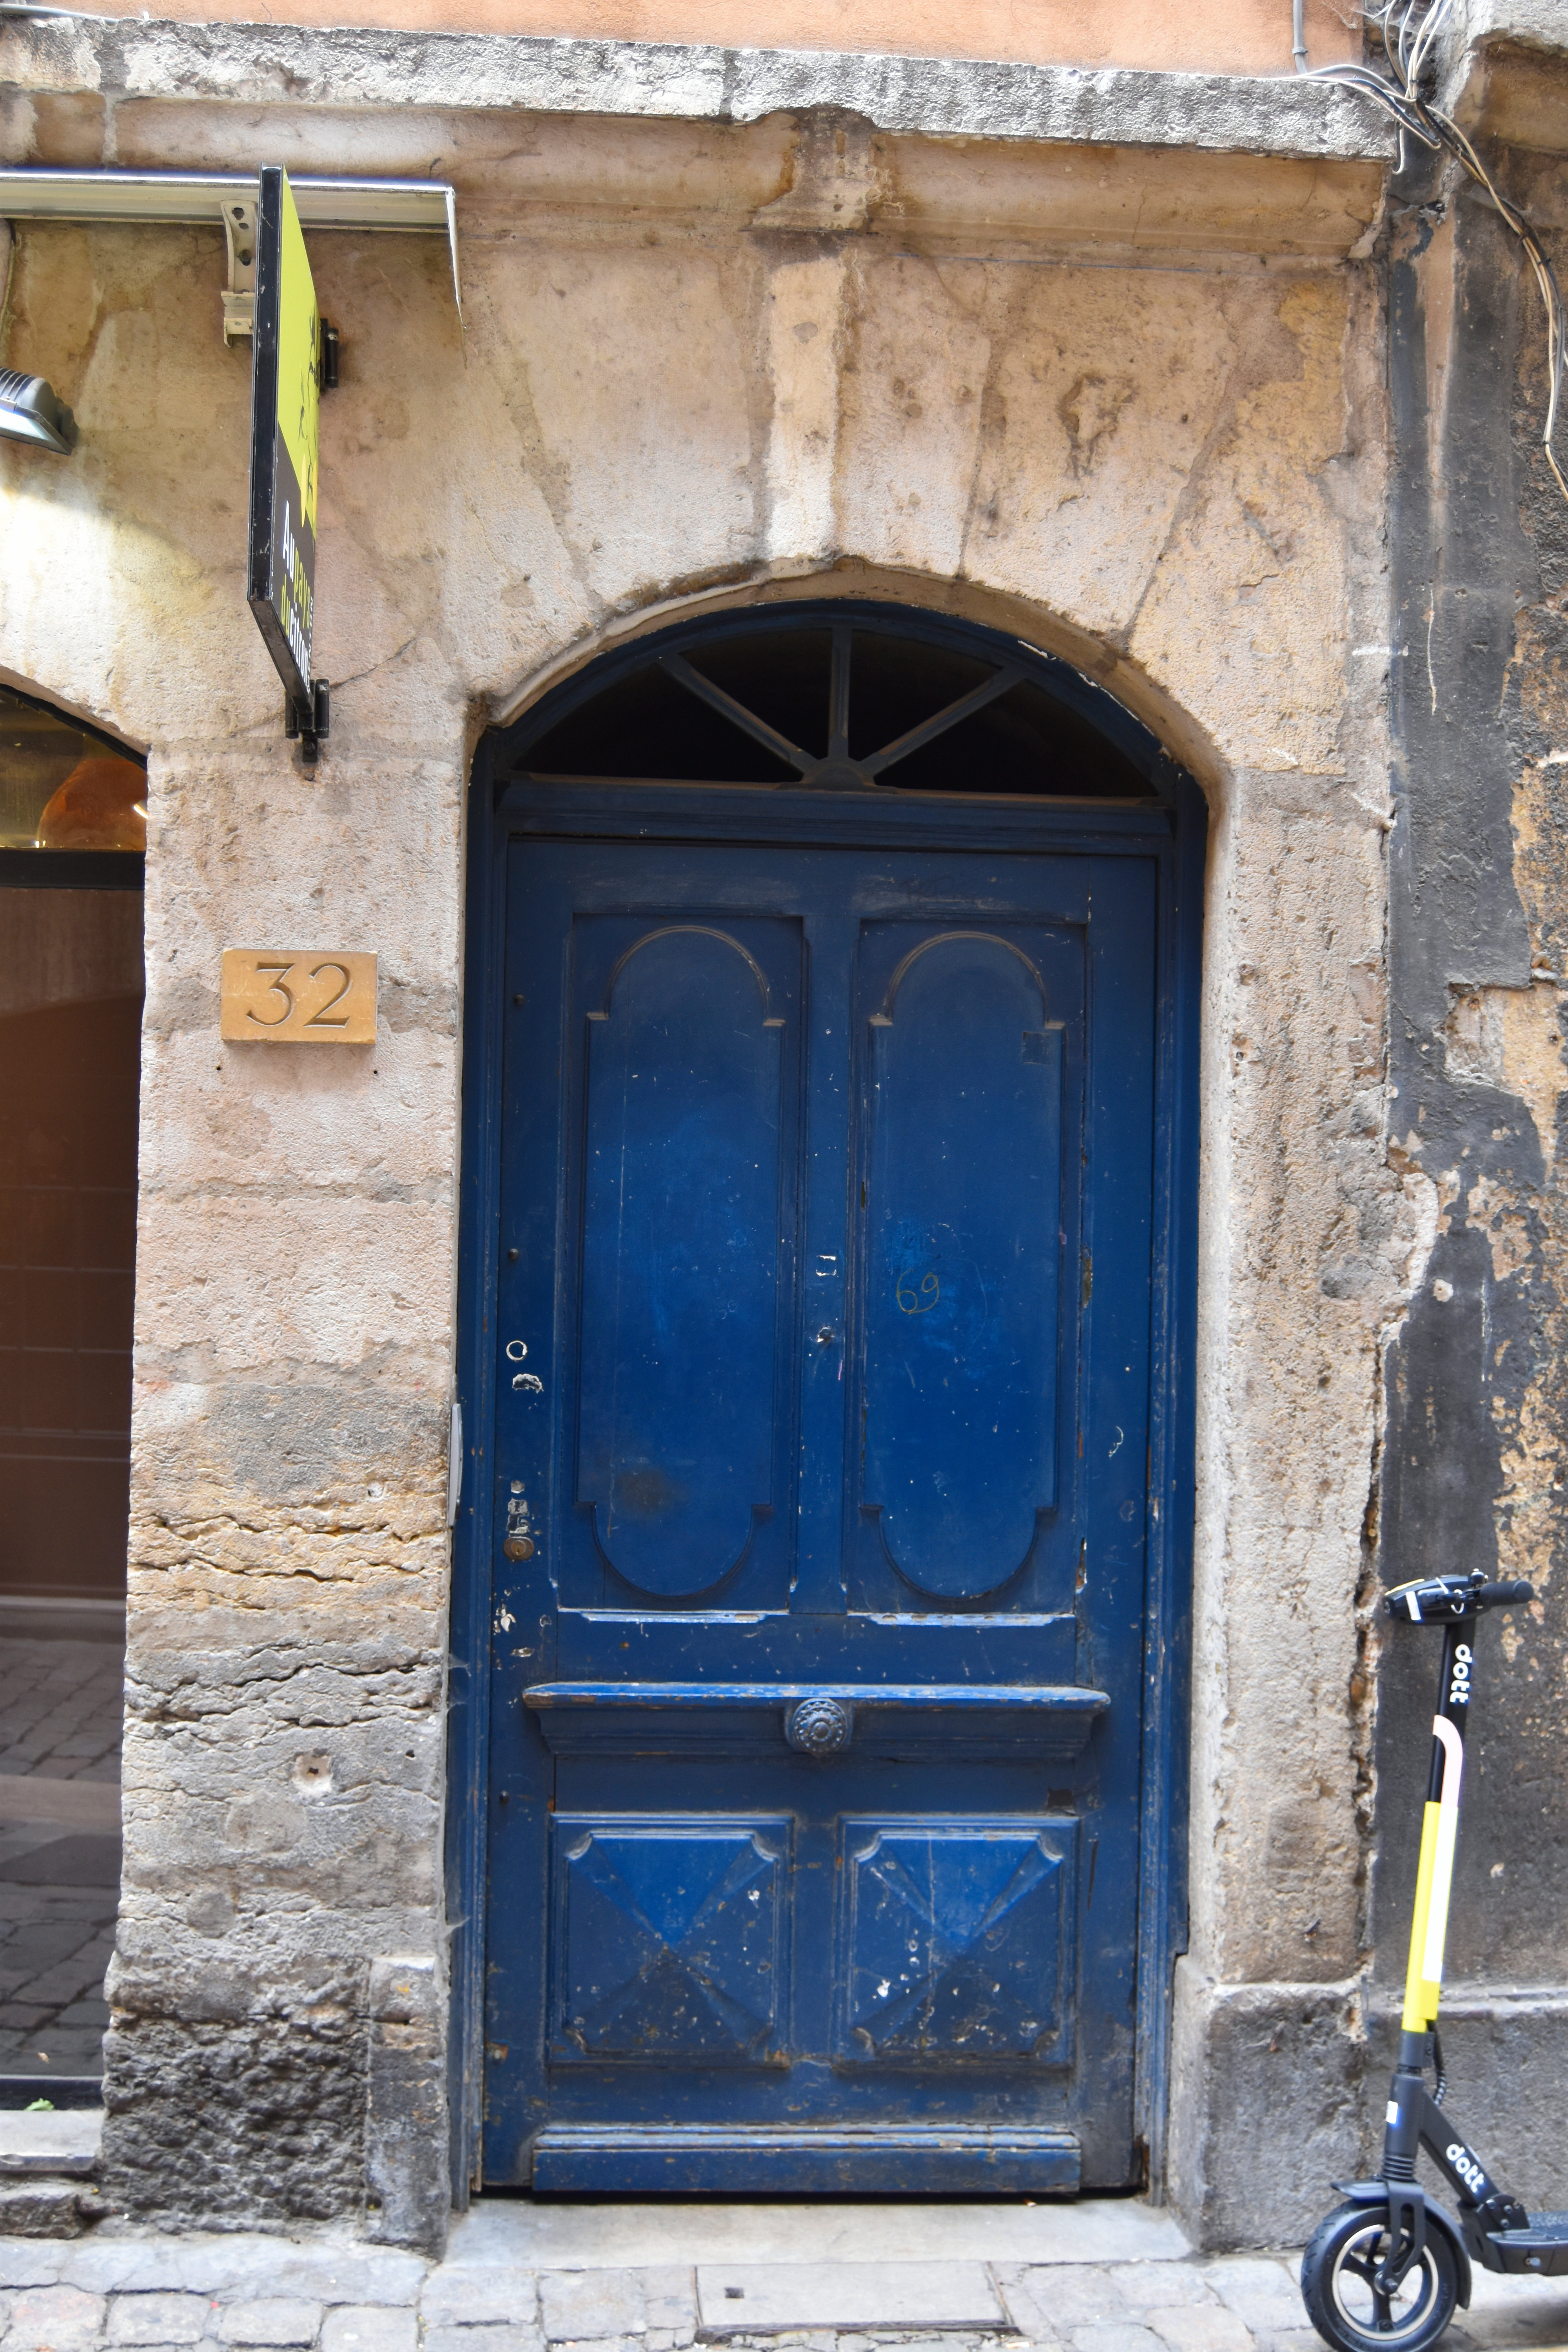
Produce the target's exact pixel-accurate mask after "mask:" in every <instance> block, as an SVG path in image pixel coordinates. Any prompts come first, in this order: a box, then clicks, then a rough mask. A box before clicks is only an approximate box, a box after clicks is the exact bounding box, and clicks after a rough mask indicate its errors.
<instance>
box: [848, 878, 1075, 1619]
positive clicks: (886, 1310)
mask: <svg viewBox="0 0 1568 2352" xmlns="http://www.w3.org/2000/svg"><path fill="white" fill-rule="evenodd" d="M857 997H858V1007H859V1013H860V1018H859V1021H858V1024H857V1025H858V1030H859V1032H860V1036H861V1041H862V1045H861V1050H862V1057H863V1058H862V1070H863V1078H862V1102H863V1112H862V1122H861V1145H860V1168H861V1173H860V1184H859V1202H858V1232H857V1246H856V1249H855V1253H854V1255H855V1259H856V1263H857V1265H858V1270H859V1276H860V1292H861V1301H862V1304H861V1312H860V1331H861V1334H862V1341H861V1346H860V1349H859V1350H858V1365H857V1371H858V1436H859V1445H858V1453H857V1457H856V1480H855V1486H856V1497H855V1499H856V1506H857V1524H856V1525H855V1528H854V1545H855V1572H854V1576H853V1598H854V1601H855V1602H856V1603H857V1604H858V1605H859V1606H863V1607H879V1608H893V1609H899V1608H902V1609H919V1608H922V1607H929V1606H930V1605H931V1601H933V1600H934V1601H938V1602H943V1601H945V1602H947V1603H949V1604H952V1603H953V1602H961V1603H965V1604H973V1603H974V1602H975V1601H979V1600H981V1599H982V1598H983V1597H989V1598H991V1599H992V1601H993V1603H994V1601H998V1600H1000V1599H1001V1597H1002V1596H1003V1595H1004V1594H1005V1595H1006V1598H1007V1599H1008V1600H1009V1601H1013V1602H1014V1603H1015V1604H1016V1601H1017V1599H1018V1597H1019V1591H1020V1589H1021V1588H1023V1587H1024V1586H1025V1585H1027V1586H1028V1587H1029V1590H1030V1598H1031V1599H1033V1600H1034V1601H1039V1599H1040V1598H1041V1590H1042V1587H1043V1586H1044V1585H1045V1584H1047V1583H1048V1581H1049V1579H1048V1575H1047V1573H1046V1571H1047V1567H1048V1555H1049V1544H1048V1535H1049V1528H1050V1523H1051V1521H1052V1520H1053V1518H1054V1517H1055V1515H1056V1509H1057V1504H1058V1459H1059V1454H1060V1451H1061V1444H1062V1438H1063V1435H1064V1433H1065V1432H1064V1427H1063V1423H1064V1421H1065V1423H1067V1425H1068V1430H1070V1423H1071V1418H1072V1409H1073V1405H1074V1402H1075V1394H1074V1389H1073V1384H1072V1379H1071V1365H1072V1360H1073V1352H1074V1351H1073V1348H1072V1346H1071V1335H1070V1333H1064V1332H1063V1330H1062V1328H1061V1318H1060V1312H1059V1310H1060V1305H1061V1297H1062V1288H1063V1284H1062V1275H1061V1267H1062V1260H1063V1257H1064V1255H1065V1254H1066V1253H1067V1252H1068V1250H1069V1248H1070V1247H1071V1246H1072V1245H1073V1244H1074V1243H1075V1241H1076V1234H1077V1229H1078V1223H1079V1215H1078V1185H1077V1177H1078V1172H1079V1171H1078V1160H1077V1155H1076V1154H1073V1155H1071V1156H1070V1157H1069V1158H1068V1159H1067V1160H1064V1155H1063V1150H1062V1140H1063V1117H1064V1078H1065V1076H1066V1073H1065V1069H1064V1065H1065V1062H1066V1060H1067V1058H1068V1051H1069V1046H1070V1058H1071V1065H1072V1068H1071V1077H1072V1080H1073V1085H1072V1089H1071V1099H1072V1110H1073V1113H1074V1116H1073V1118H1072V1125H1073V1127H1074V1128H1075V1129H1076V1127H1077V1125H1078V1121H1077V1118H1076V1110H1077V1105H1078V1099H1079V1084H1078V1081H1079V1076H1080V1072H1081V1059H1082V1003H1083V946H1082V939H1081V935H1080V934H1076V933H1074V932H1073V931H1070V930H1068V929H1064V928H1061V927H1052V926H1049V925H1046V924H1033V925H1024V924H1018V923H1013V924H997V925H994V926H987V927H986V928H984V929H978V928H975V927H974V926H973V924H972V923H966V922H965V921H964V920H963V919H962V918H961V919H958V920H957V921H953V922H947V923H942V922H931V921H929V920H928V921H923V922H914V923H910V922H903V923H898V922H894V923H889V922H879V923H868V924H867V925H866V926H865V927H864V929H863V930H862V933H861V937H860V940H859V953H858V972H857ZM1064 1360H1065V1362H1064ZM1064 1369H1065V1370H1066V1372H1067V1379H1066V1381H1065V1382H1064V1381H1063V1378H1062V1374H1063V1370H1064ZM1058 1566H1059V1567H1060V1568H1061V1570H1062V1573H1061V1574H1060V1576H1059V1577H1058V1591H1057V1593H1056V1596H1055V1597H1056V1598H1057V1599H1058V1602H1060V1603H1062V1604H1063V1605H1067V1606H1070V1591H1071V1576H1070V1564H1068V1563H1058Z"/></svg>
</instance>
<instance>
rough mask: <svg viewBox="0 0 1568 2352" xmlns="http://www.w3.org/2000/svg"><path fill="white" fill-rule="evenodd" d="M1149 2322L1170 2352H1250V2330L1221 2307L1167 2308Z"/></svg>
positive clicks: (1151, 2314) (1155, 2314) (1150, 2316)
mask: <svg viewBox="0 0 1568 2352" xmlns="http://www.w3.org/2000/svg"><path fill="white" fill-rule="evenodd" d="M1148 2319H1149V2325H1150V2326H1151V2327H1152V2329H1153V2330H1154V2333H1155V2335H1156V2336H1159V2337H1160V2338H1161V2339H1162V2341H1163V2342H1164V2343H1166V2344H1168V2345H1169V2346H1170V2347H1171V2352H1252V2335H1251V2331H1250V2329H1249V2328H1248V2327H1247V2325H1246V2323H1245V2322H1244V2321H1243V2320H1242V2319H1240V2318H1239V2317H1238V2316H1237V2314H1236V2313H1235V2312H1234V2311H1231V2310H1228V2309H1227V2308H1226V2305H1224V2304H1173V2305H1167V2306H1166V2308H1165V2309H1164V2310H1163V2311H1152V2312H1150V2313H1149V2315H1148Z"/></svg>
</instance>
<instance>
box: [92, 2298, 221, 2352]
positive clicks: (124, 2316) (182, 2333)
mask: <svg viewBox="0 0 1568 2352" xmlns="http://www.w3.org/2000/svg"><path fill="white" fill-rule="evenodd" d="M216 2317H217V2314H216V2306H215V2305H213V2304H212V2303H211V2302H210V2301H209V2300H208V2298H207V2297H206V2296H205V2295H203V2294H117V2295H116V2296H115V2297H114V2298H113V2300H112V2302H111V2303H110V2306H109V2333H108V2341H109V2342H110V2344H199V2343H200V2342H201V2340H202V2338H203V2336H205V2335H206V2334H207V2332H208V2329H209V2327H211V2326H215V2325H216Z"/></svg>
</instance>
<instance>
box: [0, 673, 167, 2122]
mask: <svg viewBox="0 0 1568 2352" xmlns="http://www.w3.org/2000/svg"><path fill="white" fill-rule="evenodd" d="M146 785H147V778H146V771H145V766H144V763H143V762H142V761H141V760H140V759H139V758H138V757H137V755H136V754H135V753H134V752H133V751H130V750H129V749H128V748H127V747H126V746H125V745H123V744H121V743H117V742H115V741H113V740H111V739H110V738H109V737H107V736H104V735H101V734H100V733H98V732H97V731H96V730H93V729H91V728H89V727H87V726H84V725H83V724H82V723H81V722H79V720H77V719H72V718H70V717H68V716H67V715H65V714H64V713H62V712H60V711H58V710H56V709H51V708H50V707H49V706H48V705H47V704H46V703H43V702H39V701H37V700H35V699H33V698H29V697H27V696H26V695H23V694H19V693H16V692H15V691H14V690H12V689H10V688H5V687H0V2105H25V2104H26V2103H27V2101H28V2100H29V2099H31V2098H34V2097H37V2096H39V2095H44V2096H51V2097H53V2098H55V2100H56V2103H57V2104H59V2105H67V2104H71V2105H74V2104H78V2103H79V2101H80V2100H82V2099H83V2098H86V2097H88V2096H89V2095H91V2092H92V2089H93V2084H92V2079H91V2078H93V2077H95V2076H97V2075H98V2074H100V2071H101V2059H100V2043H101V2040H102V2034H103V2028H104V2025H105V2023H106V2022H107V2016H108V2012H107V2011H106V2010H105V2008H104V2005H103V2000H102V1981H103V1970H104V1967H105V1965H106V1962H107V1960H108V1957H109V1949H110V1940H111V1938H112V1935H113V1928H114V1915H115V1908H116V1904H117V1899H118V1894H119V1882H120V1729H121V1706H122V1676H123V1648H124V1633H125V1547H126V1522H127V1509H128V1494H129V1481H130V1454H131V1339H132V1298H133V1292H134V1281H135V1239H136V1139H137V1108H138V1095H139V1087H140V1076H141V1067H140V1055H141V1026H142V851H143V849H144V846H145V842H146Z"/></svg>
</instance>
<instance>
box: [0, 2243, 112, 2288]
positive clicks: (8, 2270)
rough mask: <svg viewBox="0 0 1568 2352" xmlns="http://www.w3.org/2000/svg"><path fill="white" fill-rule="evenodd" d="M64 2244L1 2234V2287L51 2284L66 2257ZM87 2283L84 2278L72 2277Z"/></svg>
mask: <svg viewBox="0 0 1568 2352" xmlns="http://www.w3.org/2000/svg"><path fill="white" fill-rule="evenodd" d="M70 2251H71V2250H69V2249H68V2248H66V2247H65V2246H47V2245H42V2244H38V2243H36V2242H32V2241H30V2240H27V2239H26V2238H22V2237H7V2236H3V2235H0V2287H22V2286H53V2285H54V2284H55V2282H56V2280H57V2279H58V2277H59V2275H60V2273H61V2271H62V2270H63V2269H64V2267H65V2264H66V2263H67V2262H68V2259H69V2255H70ZM71 2284H73V2285H79V2286H89V2285H90V2284H91V2282H90V2281H89V2280H87V2279H78V2280H73V2281H71Z"/></svg>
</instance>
